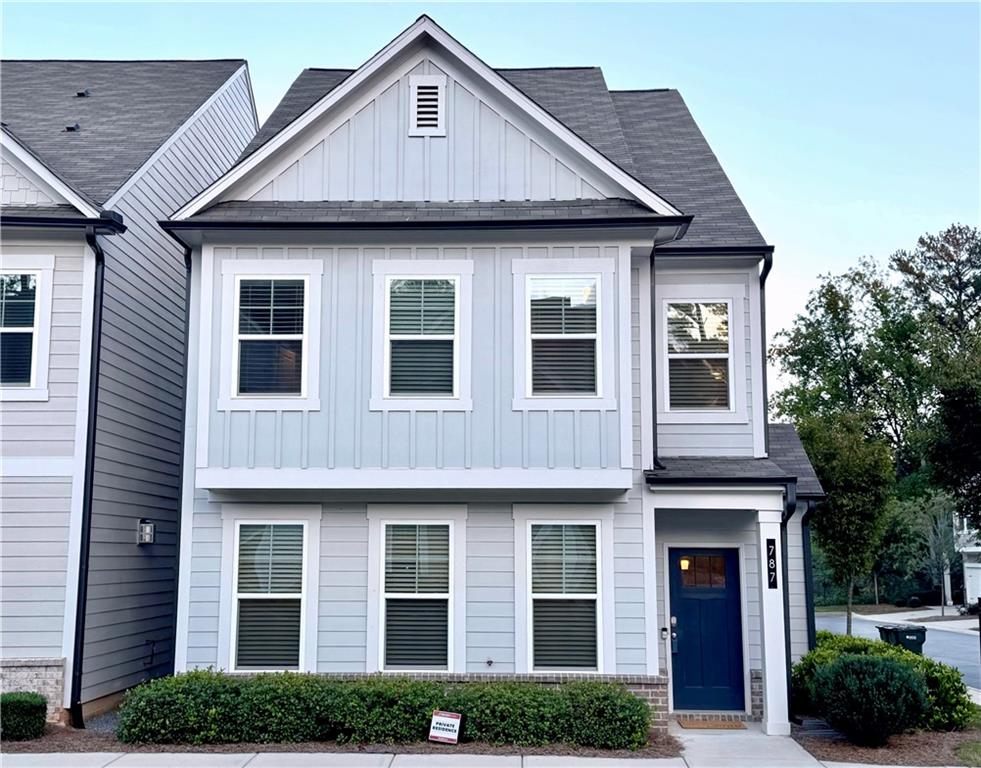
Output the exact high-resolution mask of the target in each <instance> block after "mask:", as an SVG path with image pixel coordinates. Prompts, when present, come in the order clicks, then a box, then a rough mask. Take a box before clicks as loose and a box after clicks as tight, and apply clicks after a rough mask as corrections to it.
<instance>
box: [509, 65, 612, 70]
mask: <svg viewBox="0 0 981 768" xmlns="http://www.w3.org/2000/svg"><path fill="white" fill-rule="evenodd" d="M492 69H493V70H494V71H495V72H522V71H523V72H527V71H528V70H531V69H533V70H535V71H536V72H551V71H555V70H561V69H599V70H602V69H603V68H602V67H599V66H596V65H595V64H594V65H583V66H575V65H573V66H569V67H492Z"/></svg>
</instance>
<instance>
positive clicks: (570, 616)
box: [529, 523, 599, 670]
mask: <svg viewBox="0 0 981 768" xmlns="http://www.w3.org/2000/svg"><path fill="white" fill-rule="evenodd" d="M529 535H530V552H531V610H532V620H531V632H532V642H531V649H532V668H533V669H582V670H595V669H598V658H599V653H598V647H597V646H598V636H599V635H598V623H597V615H598V612H597V604H598V600H599V590H598V576H597V560H598V558H597V543H598V541H597V539H598V526H597V525H596V524H595V523H574V524H559V523H554V524H553V523H532V524H531V525H530V534H529Z"/></svg>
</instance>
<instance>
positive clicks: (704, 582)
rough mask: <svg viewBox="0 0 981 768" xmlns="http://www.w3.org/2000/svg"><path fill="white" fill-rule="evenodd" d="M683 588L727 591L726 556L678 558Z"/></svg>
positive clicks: (686, 556) (684, 556) (687, 556)
mask: <svg viewBox="0 0 981 768" xmlns="http://www.w3.org/2000/svg"><path fill="white" fill-rule="evenodd" d="M678 569H679V570H680V571H681V586H682V587H685V588H688V589H691V588H701V589H725V587H726V559H725V556H724V555H682V556H681V557H679V558H678Z"/></svg>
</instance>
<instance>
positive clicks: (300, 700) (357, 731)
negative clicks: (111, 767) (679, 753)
mask: <svg viewBox="0 0 981 768" xmlns="http://www.w3.org/2000/svg"><path fill="white" fill-rule="evenodd" d="M434 709H443V710H449V711H452V712H460V713H461V714H463V724H462V725H463V728H462V731H461V738H462V739H463V740H466V741H486V742H490V743H493V744H513V745H515V746H534V745H544V744H553V743H563V742H564V743H569V744H578V745H581V746H587V747H597V748H600V749H624V748H625V749H636V748H637V747H640V746H643V745H644V744H646V743H647V734H648V731H649V729H650V711H649V709H648V706H647V704H646V703H645V702H644V701H642V700H641V699H639V698H638V697H637V696H635V695H634V694H632V693H630V692H629V691H627V690H626V689H625V688H623V687H622V686H618V685H612V684H610V683H599V682H582V683H568V684H565V685H561V686H557V687H554V688H552V687H547V686H544V685H538V684H535V683H509V682H488V683H463V684H456V685H447V684H444V683H439V682H433V681H420V680H410V679H408V678H400V677H381V676H378V677H368V678H362V679H359V680H335V679H330V678H326V677H320V676H318V675H307V674H295V673H284V674H259V675H255V676H252V677H236V676H230V675H225V674H221V673H217V672H213V671H210V670H209V671H196V672H190V673H187V674H183V675H177V676H176V677H169V678H162V679H159V680H152V681H150V682H148V683H144V684H143V685H140V686H138V687H137V688H134V689H133V690H132V691H130V692H129V693H128V694H127V695H126V698H125V699H124V701H123V704H122V707H121V708H120V713H119V727H118V729H117V735H118V736H119V739H120V741H123V742H127V743H148V744H175V743H177V744H222V743H231V742H258V743H270V742H302V741H330V740H336V741H338V742H341V743H361V744H364V743H406V742H414V741H424V740H425V739H426V738H427V737H428V735H429V725H430V718H431V716H432V713H433V710H434Z"/></svg>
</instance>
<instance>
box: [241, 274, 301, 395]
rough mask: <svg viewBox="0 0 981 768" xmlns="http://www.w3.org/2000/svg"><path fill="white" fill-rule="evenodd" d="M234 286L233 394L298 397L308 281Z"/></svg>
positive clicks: (248, 280)
mask: <svg viewBox="0 0 981 768" xmlns="http://www.w3.org/2000/svg"><path fill="white" fill-rule="evenodd" d="M235 282H236V284H235V339H234V350H233V354H234V356H235V364H234V367H235V394H236V395H237V396H243V395H244V396H249V397H290V396H296V397H302V396H304V391H305V384H306V383H305V381H304V378H305V376H304V373H305V370H306V355H307V332H306V330H307V329H306V325H307V313H306V301H305V300H306V295H307V285H308V278H307V277H305V276H302V277H300V276H290V277H265V276H261V277H246V276H238V277H237V278H236V281H235Z"/></svg>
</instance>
